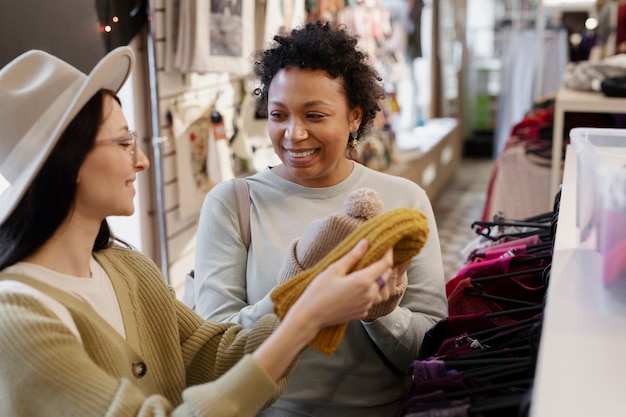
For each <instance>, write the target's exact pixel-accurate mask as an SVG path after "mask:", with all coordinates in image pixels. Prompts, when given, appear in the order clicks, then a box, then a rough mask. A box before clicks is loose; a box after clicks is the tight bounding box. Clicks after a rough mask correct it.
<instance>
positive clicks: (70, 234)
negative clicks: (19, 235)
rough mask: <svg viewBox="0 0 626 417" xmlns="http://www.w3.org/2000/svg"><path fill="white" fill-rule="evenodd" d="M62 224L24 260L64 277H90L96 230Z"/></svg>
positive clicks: (74, 224)
mask: <svg viewBox="0 0 626 417" xmlns="http://www.w3.org/2000/svg"><path fill="white" fill-rule="evenodd" d="M91 229H93V227H90V228H86V227H80V226H78V225H76V223H75V222H74V223H73V224H72V222H68V221H66V222H64V223H63V224H62V225H61V226H60V227H59V228H58V229H57V230H56V231H55V232H54V234H53V235H52V236H51V237H50V239H48V240H47V241H46V242H45V243H44V244H43V245H42V246H41V247H40V248H39V249H37V250H36V251H35V252H34V253H32V254H31V255H30V256H28V257H26V258H25V259H24V262H31V263H34V264H37V265H40V266H43V267H45V268H48V269H51V270H53V271H56V272H60V273H62V274H65V275H71V276H75V277H81V278H88V277H91V270H90V266H89V263H90V261H91V256H92V251H93V245H94V242H95V239H96V236H97V231H98V230H99V227H98V229H96V230H95V232H94V230H91Z"/></svg>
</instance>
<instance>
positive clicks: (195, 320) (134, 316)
mask: <svg viewBox="0 0 626 417" xmlns="http://www.w3.org/2000/svg"><path fill="white" fill-rule="evenodd" d="M95 257H96V259H97V260H98V262H99V263H100V264H101V265H102V266H103V267H104V269H105V270H106V272H107V274H108V275H109V277H110V278H111V281H112V283H113V287H114V289H115V293H116V295H117V297H118V300H119V304H120V309H121V312H122V317H123V320H124V326H125V328H126V336H127V337H126V339H123V338H122V337H121V336H120V335H119V333H117V332H116V331H115V330H114V329H113V328H112V327H111V326H109V325H108V323H106V322H105V321H104V320H103V319H102V318H101V317H100V316H99V315H98V314H97V313H95V311H93V310H92V309H91V307H90V306H89V305H88V304H86V303H84V302H83V301H81V300H79V299H78V298H76V297H74V296H72V295H69V294H68V293H65V292H63V291H60V290H58V289H55V288H53V287H51V286H48V285H45V284H42V283H40V282H38V281H36V280H33V279H30V278H28V277H24V276H17V275H11V274H7V273H0V279H5V280H6V279H12V280H17V281H21V282H23V283H26V284H28V285H30V286H32V287H35V288H37V289H39V290H41V291H43V292H44V293H46V294H48V295H50V296H52V298H54V299H56V300H57V301H59V302H61V303H62V304H64V305H65V306H66V307H67V308H68V310H69V312H70V314H71V316H72V318H73V320H74V321H75V323H76V326H77V328H78V330H79V332H80V335H81V338H82V343H81V341H79V340H78V338H77V337H76V336H75V335H74V334H73V333H72V332H71V331H70V330H69V329H68V328H67V327H66V326H65V325H64V324H63V323H62V322H61V320H59V318H58V317H57V316H56V315H54V313H52V312H51V311H50V310H49V309H48V308H46V307H45V306H44V305H43V304H42V303H41V302H39V301H38V300H37V299H35V298H34V297H33V296H31V295H28V294H25V293H21V292H16V291H0V385H1V386H0V415H2V416H29V417H38V416H46V417H53V416H65V417H67V416H81V417H87V416H111V417H113V416H166V415H172V416H254V415H255V414H256V413H257V412H258V410H260V409H261V408H262V407H263V406H264V405H269V403H271V402H272V401H274V400H275V399H276V398H277V395H279V393H280V392H282V389H284V386H285V384H286V380H285V379H283V380H282V381H281V384H280V385H276V384H274V383H273V382H272V381H271V380H270V379H269V377H268V375H267V374H266V373H265V372H264V371H263V370H262V369H260V368H259V367H258V366H257V365H256V363H255V362H254V361H253V360H252V358H251V356H250V355H247V354H248V353H250V352H252V351H253V350H254V349H255V348H256V347H257V346H259V344H260V343H261V342H262V341H263V340H265V339H266V338H267V336H268V335H269V334H270V333H271V332H272V331H273V329H274V328H275V327H276V325H277V323H278V321H277V319H276V317H275V316H273V315H269V316H265V317H263V318H262V319H261V320H260V321H259V322H258V323H257V325H256V326H255V327H254V328H252V329H250V330H242V329H241V327H240V326H238V325H233V324H224V323H214V322H205V321H203V320H202V319H201V318H200V317H199V316H198V315H196V314H195V313H194V312H193V311H192V310H190V309H188V308H187V307H186V306H185V305H184V304H183V303H181V302H179V301H178V300H177V299H176V297H175V294H174V292H173V290H172V289H171V288H169V287H168V286H167V285H166V284H165V282H164V281H163V279H162V276H161V274H160V272H159V270H158V268H157V267H156V265H154V263H153V262H152V261H151V260H150V259H149V258H148V257H146V256H144V255H142V254H141V253H139V252H137V251H132V250H129V249H126V248H121V247H119V246H113V247H111V248H109V249H106V250H103V251H101V252H99V253H96V254H95ZM218 378H219V379H218Z"/></svg>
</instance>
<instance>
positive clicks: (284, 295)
mask: <svg viewBox="0 0 626 417" xmlns="http://www.w3.org/2000/svg"><path fill="white" fill-rule="evenodd" d="M364 238H366V239H367V240H368V242H369V248H368V249H367V251H366V252H365V255H363V257H362V258H361V259H360V260H359V262H358V263H357V264H356V266H355V267H354V268H353V269H352V270H353V271H356V270H359V269H362V268H365V267H366V266H368V265H370V264H372V263H373V262H375V261H377V260H378V259H380V258H381V257H382V256H383V255H384V254H385V252H387V250H388V249H389V248H393V264H394V265H399V264H401V263H403V262H405V261H408V260H409V259H411V258H412V257H414V256H415V255H417V254H418V253H419V251H420V250H422V247H423V246H424V244H425V243H426V239H427V238H428V219H427V218H426V216H425V215H424V213H422V212H421V211H419V210H415V209H412V208H408V207H403V208H398V209H395V210H391V211H388V212H387V213H383V214H380V215H378V216H376V217H374V218H372V219H370V220H368V221H366V222H364V223H362V224H361V225H360V226H359V227H357V228H356V229H355V230H354V231H353V232H352V233H350V234H349V235H348V236H347V237H346V238H345V239H344V240H343V241H341V243H339V245H337V247H336V248H335V249H334V250H333V251H331V252H330V253H329V254H328V255H326V256H325V257H324V258H322V259H321V260H320V261H319V262H318V263H317V264H315V265H314V266H313V267H311V268H309V269H307V270H304V271H302V272H301V273H299V274H298V275H296V276H295V277H293V278H292V279H290V280H288V281H286V282H284V283H283V284H281V285H279V286H278V287H276V288H275V289H274V291H272V293H271V299H272V301H273V302H274V312H275V313H276V315H277V316H278V317H279V318H280V319H282V318H284V317H285V315H286V314H287V311H289V309H290V308H291V306H292V305H293V303H295V301H296V300H297V299H298V298H299V297H300V295H301V294H302V293H303V292H304V290H305V289H306V287H307V286H308V285H309V283H310V282H311V281H312V280H313V279H314V278H315V277H316V276H317V275H319V274H320V273H321V272H322V271H324V269H326V268H327V267H328V266H329V265H330V264H332V263H333V262H335V261H337V260H338V259H339V258H341V257H342V256H344V255H345V254H346V253H348V252H349V251H350V250H351V249H352V248H353V247H354V246H355V245H356V244H357V243H358V242H359V241H360V240H361V239H364ZM346 326H347V323H344V324H340V325H335V326H331V327H327V328H324V329H322V330H321V331H320V332H319V333H318V334H317V336H316V337H315V338H314V339H313V340H312V341H311V343H309V345H310V346H313V347H315V348H316V349H318V350H320V351H321V352H323V353H325V354H327V355H331V354H332V353H333V352H334V351H335V349H337V346H339V343H340V342H341V338H342V337H343V334H344V332H345V330H346Z"/></svg>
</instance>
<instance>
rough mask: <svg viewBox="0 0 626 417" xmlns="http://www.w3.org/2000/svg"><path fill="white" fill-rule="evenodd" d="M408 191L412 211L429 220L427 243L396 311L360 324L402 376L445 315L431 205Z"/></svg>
mask: <svg viewBox="0 0 626 417" xmlns="http://www.w3.org/2000/svg"><path fill="white" fill-rule="evenodd" d="M404 182H405V181H404ZM411 188H412V189H413V190H415V191H414V192H412V193H410V194H411V195H414V196H416V197H417V201H416V202H415V203H414V204H415V206H414V207H415V208H417V209H418V210H421V211H422V212H423V213H424V214H425V215H426V217H427V218H428V228H429V233H428V240H427V241H426V244H425V245H424V247H423V248H422V250H421V251H420V253H419V254H418V255H417V256H416V257H415V258H414V259H413V261H412V262H411V265H410V266H409V269H408V270H407V276H408V285H407V288H406V291H405V293H404V296H403V297H402V301H401V302H400V306H399V308H396V309H395V310H393V311H392V312H391V313H389V314H387V315H385V316H382V317H380V318H378V319H377V320H374V321H372V322H367V323H366V322H363V323H362V324H363V326H364V328H365V330H366V332H367V333H368V335H369V336H370V339H371V340H372V341H373V342H374V343H375V344H376V345H377V346H378V348H379V349H380V351H381V352H382V353H383V354H384V355H385V356H386V357H387V359H389V361H390V362H391V363H393V364H394V365H395V367H396V368H397V369H398V370H400V371H403V372H406V371H407V369H409V366H410V364H411V362H412V361H413V359H414V358H415V357H416V356H417V354H418V352H419V349H420V347H421V345H422V341H423V338H424V334H425V333H426V331H428V329H430V328H431V327H432V326H433V325H434V324H435V323H437V322H438V321H439V320H441V319H443V318H445V317H447V315H448V303H447V299H446V295H445V284H444V283H445V280H444V274H443V263H442V258H441V248H440V244H439V234H438V233H437V224H436V221H435V216H434V213H433V209H432V205H431V203H430V200H429V199H428V197H427V196H426V193H425V192H424V190H423V189H421V188H418V189H416V187H415V184H411ZM407 194H409V193H408V192H407ZM385 204H387V203H385Z"/></svg>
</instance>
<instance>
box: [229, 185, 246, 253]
mask: <svg viewBox="0 0 626 417" xmlns="http://www.w3.org/2000/svg"><path fill="white" fill-rule="evenodd" d="M233 181H234V183H235V194H236V195H237V213H238V214H239V227H240V228H241V239H242V240H243V243H244V245H246V249H248V248H249V247H250V192H249V191H248V183H247V182H246V180H245V179H243V178H233Z"/></svg>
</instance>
